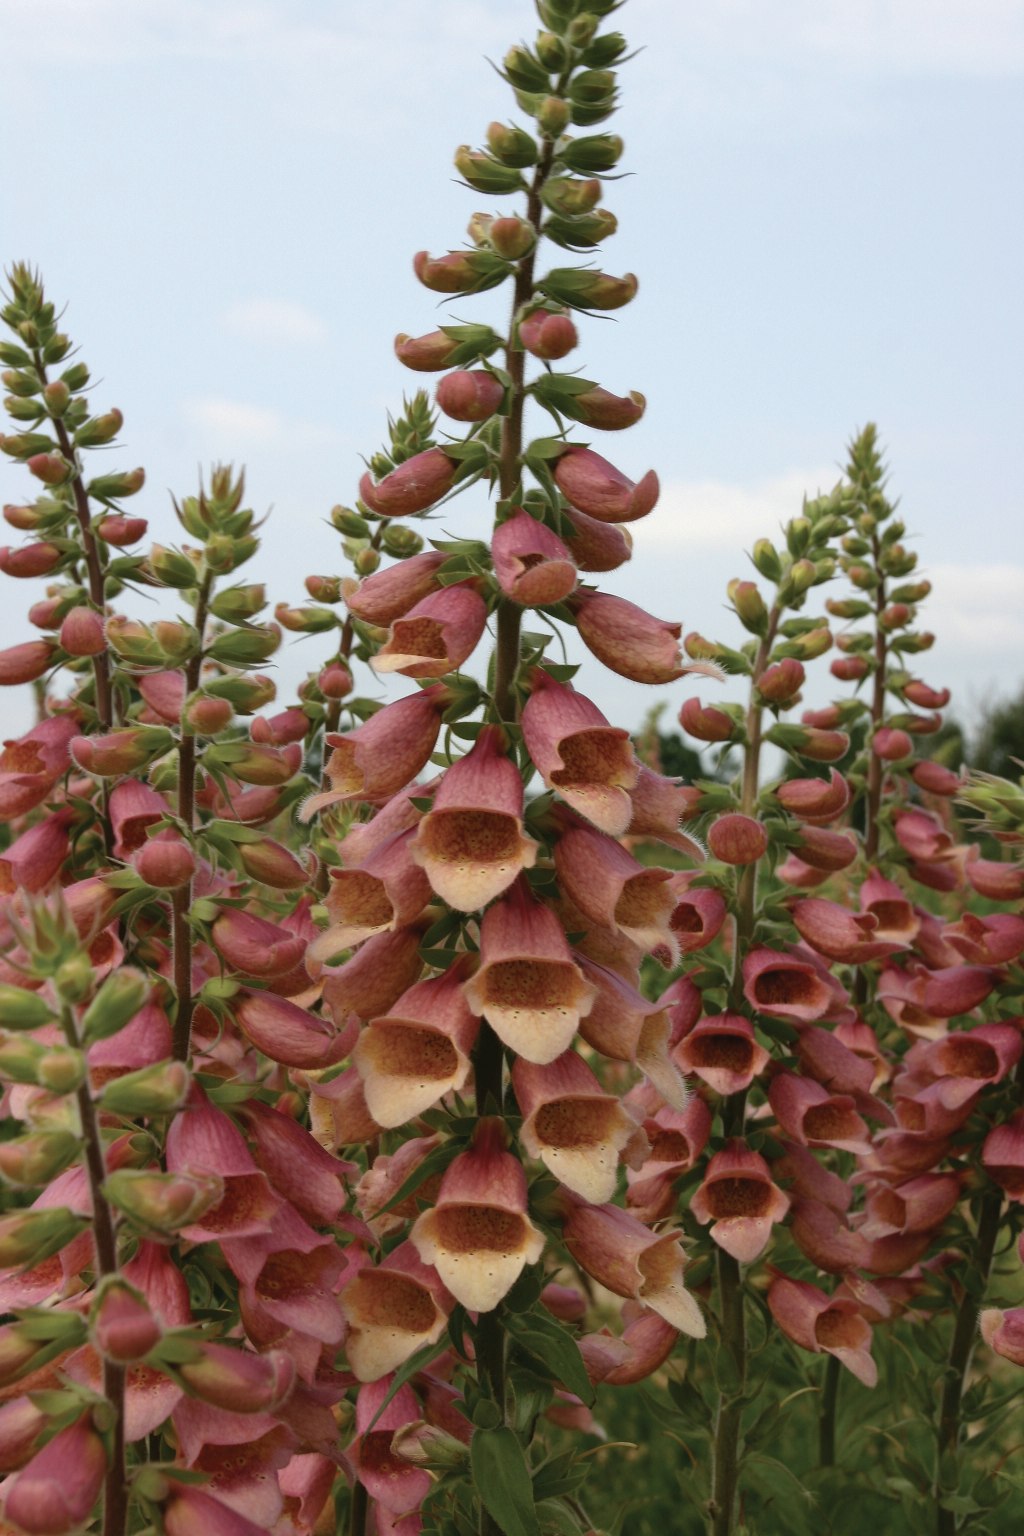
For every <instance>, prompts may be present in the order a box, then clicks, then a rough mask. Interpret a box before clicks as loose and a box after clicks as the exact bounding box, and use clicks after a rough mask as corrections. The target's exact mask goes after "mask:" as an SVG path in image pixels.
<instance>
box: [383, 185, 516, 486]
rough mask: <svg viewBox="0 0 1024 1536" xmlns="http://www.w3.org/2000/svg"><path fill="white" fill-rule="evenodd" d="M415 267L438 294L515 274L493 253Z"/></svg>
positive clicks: (424, 259) (477, 289)
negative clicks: (511, 273)
mask: <svg viewBox="0 0 1024 1536" xmlns="http://www.w3.org/2000/svg"><path fill="white" fill-rule="evenodd" d="M516 174H517V176H518V173H516ZM518 179H519V180H520V181H521V180H522V178H521V177H519V178H518ZM513 190H514V189H513ZM412 265H413V271H414V272H415V273H416V276H417V277H418V278H419V280H420V282H421V283H422V284H423V286H424V288H430V289H431V290H432V291H433V292H434V293H482V292H483V291H484V289H486V288H494V287H496V285H497V284H498V283H501V282H504V280H505V278H506V277H508V276H509V274H510V272H511V271H512V268H511V267H510V266H509V264H508V262H507V261H502V259H501V257H500V256H496V255H494V254H493V253H492V252H490V251H449V252H448V254H447V255H446V256H430V255H429V254H428V253H427V252H426V251H418V252H417V253H416V255H415V256H414V257H413V263H412ZM442 366H444V365H442ZM364 499H365V498H364Z"/></svg>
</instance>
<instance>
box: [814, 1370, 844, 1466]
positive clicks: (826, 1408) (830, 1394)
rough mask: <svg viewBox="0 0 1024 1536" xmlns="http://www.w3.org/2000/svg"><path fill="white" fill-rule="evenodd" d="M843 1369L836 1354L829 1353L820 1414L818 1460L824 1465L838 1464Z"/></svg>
mask: <svg viewBox="0 0 1024 1536" xmlns="http://www.w3.org/2000/svg"><path fill="white" fill-rule="evenodd" d="M841 1370H842V1367H841V1366H840V1364H839V1361H838V1360H837V1359H836V1357H835V1355H829V1357H828V1360H827V1362H826V1364H825V1379H824V1382H823V1383H822V1389H821V1413H820V1414H819V1416H818V1461H819V1463H820V1465H821V1466H823V1467H834V1466H835V1464H836V1406H837V1401H838V1397H839V1378H840V1373H841Z"/></svg>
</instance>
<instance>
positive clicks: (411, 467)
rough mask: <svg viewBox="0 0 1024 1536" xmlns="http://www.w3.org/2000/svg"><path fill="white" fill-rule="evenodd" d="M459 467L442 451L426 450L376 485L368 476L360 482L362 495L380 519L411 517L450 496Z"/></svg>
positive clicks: (435, 449)
mask: <svg viewBox="0 0 1024 1536" xmlns="http://www.w3.org/2000/svg"><path fill="white" fill-rule="evenodd" d="M457 468H458V466H457V464H456V463H455V461H454V459H450V458H449V457H448V455H447V454H446V453H445V452H444V451H443V449H441V448H427V449H425V450H424V452H423V453H417V454H414V455H413V457H412V458H411V459H406V461H405V463H404V464H399V466H398V468H397V469H393V470H392V471H391V473H390V474H387V475H385V476H384V478H383V480H378V482H377V484H376V485H374V483H373V480H372V479H371V477H370V475H369V474H365V475H364V476H363V478H362V479H361V480H360V482H359V494H360V496H361V497H362V498H363V500H364V501H365V503H366V505H367V506H368V507H369V508H370V511H371V512H376V513H377V515H378V517H409V516H410V515H411V514H412V513H414V512H423V511H425V510H426V508H427V507H432V506H433V505H434V503H435V501H440V500H441V498H442V496H447V494H448V492H449V491H450V490H451V488H452V486H453V485H454V484H455V475H456V471H457Z"/></svg>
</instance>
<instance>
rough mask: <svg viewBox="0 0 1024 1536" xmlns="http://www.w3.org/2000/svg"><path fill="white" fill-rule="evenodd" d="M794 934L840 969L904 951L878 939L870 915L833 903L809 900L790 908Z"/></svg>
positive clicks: (896, 944)
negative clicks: (794, 929)
mask: <svg viewBox="0 0 1024 1536" xmlns="http://www.w3.org/2000/svg"><path fill="white" fill-rule="evenodd" d="M792 910H793V924H794V927H795V928H796V931H797V933H799V935H800V937H801V938H802V939H803V940H804V941H805V943H807V944H809V945H810V946H811V948H812V949H815V950H817V952H818V954H819V955H825V956H826V957H827V958H828V959H829V960H838V961H840V962H841V963H842V964H844V965H863V964H864V963H865V962H866V961H868V960H881V959H883V958H884V957H885V956H886V955H891V954H894V953H895V952H896V951H897V950H899V949H905V948H906V944H905V943H902V942H900V941H899V940H895V941H894V940H891V939H880V938H879V937H878V919H877V918H876V917H875V915H874V914H873V913H871V912H850V911H849V910H848V909H847V908H846V907H844V906H842V905H841V904H840V903H839V902H837V901H823V900H821V898H820V897H817V896H811V897H808V898H807V899H806V900H805V901H798V902H796V903H795V905H794V906H793V909H792Z"/></svg>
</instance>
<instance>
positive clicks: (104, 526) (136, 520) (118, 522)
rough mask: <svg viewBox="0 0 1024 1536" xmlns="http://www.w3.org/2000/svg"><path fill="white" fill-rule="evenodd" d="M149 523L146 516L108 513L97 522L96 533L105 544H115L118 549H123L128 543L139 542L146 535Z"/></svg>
mask: <svg viewBox="0 0 1024 1536" xmlns="http://www.w3.org/2000/svg"><path fill="white" fill-rule="evenodd" d="M148 527H149V523H148V522H147V520H146V519H145V518H144V517H121V516H120V515H119V514H118V513H113V512H111V513H108V514H107V516H106V517H101V518H100V520H99V522H98V523H96V524H95V528H96V533H97V536H98V537H99V538H101V539H102V540H103V542H104V543H105V544H113V545H114V546H115V548H117V549H123V548H124V547H125V545H127V544H137V543H138V541H139V540H140V539H141V538H144V537H145V535H146V530H147V528H148Z"/></svg>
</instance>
